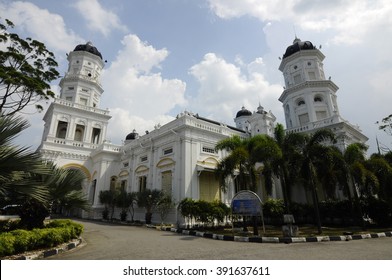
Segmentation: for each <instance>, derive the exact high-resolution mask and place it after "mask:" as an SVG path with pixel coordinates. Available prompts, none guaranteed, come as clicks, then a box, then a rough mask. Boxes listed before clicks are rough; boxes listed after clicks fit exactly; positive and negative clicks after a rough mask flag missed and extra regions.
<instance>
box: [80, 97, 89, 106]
mask: <svg viewBox="0 0 392 280" xmlns="http://www.w3.org/2000/svg"><path fill="white" fill-rule="evenodd" d="M80 104H82V105H87V98H82V97H81V98H80Z"/></svg>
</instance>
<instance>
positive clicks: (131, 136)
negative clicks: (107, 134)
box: [125, 129, 139, 140]
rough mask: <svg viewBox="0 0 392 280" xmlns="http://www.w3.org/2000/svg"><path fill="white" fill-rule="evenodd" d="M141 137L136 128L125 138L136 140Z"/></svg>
mask: <svg viewBox="0 0 392 280" xmlns="http://www.w3.org/2000/svg"><path fill="white" fill-rule="evenodd" d="M137 138H139V134H138V133H137V132H136V130H135V129H134V130H133V131H132V132H131V133H129V134H128V135H127V136H126V137H125V140H135V139H137Z"/></svg>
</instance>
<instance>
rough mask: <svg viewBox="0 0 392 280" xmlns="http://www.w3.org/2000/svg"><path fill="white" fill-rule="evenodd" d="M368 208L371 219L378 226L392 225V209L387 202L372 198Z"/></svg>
mask: <svg viewBox="0 0 392 280" xmlns="http://www.w3.org/2000/svg"><path fill="white" fill-rule="evenodd" d="M366 208H367V209H366V210H367V211H366V212H367V213H368V215H369V217H370V218H371V219H373V221H374V222H376V224H377V225H379V226H390V225H392V209H391V207H390V206H389V204H388V203H387V202H386V201H385V200H382V199H376V198H370V199H369V200H368V202H367V207H366Z"/></svg>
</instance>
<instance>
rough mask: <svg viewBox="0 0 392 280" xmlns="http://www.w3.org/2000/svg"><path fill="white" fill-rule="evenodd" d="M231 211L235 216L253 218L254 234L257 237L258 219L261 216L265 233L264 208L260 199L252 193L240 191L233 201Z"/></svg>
mask: <svg viewBox="0 0 392 280" xmlns="http://www.w3.org/2000/svg"><path fill="white" fill-rule="evenodd" d="M231 209H232V214H233V215H242V216H252V217H253V219H254V221H253V222H254V225H253V228H254V234H255V235H257V234H258V231H257V219H256V217H258V216H261V221H262V224H263V232H264V233H265V226H264V217H263V207H262V202H261V199H260V197H259V196H258V195H257V194H256V193H254V192H252V191H246V190H245V191H239V192H238V193H236V194H235V195H234V197H233V199H232V200H231Z"/></svg>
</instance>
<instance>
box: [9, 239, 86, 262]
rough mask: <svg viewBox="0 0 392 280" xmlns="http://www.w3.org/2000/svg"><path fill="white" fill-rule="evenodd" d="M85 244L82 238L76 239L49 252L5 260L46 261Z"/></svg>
mask: <svg viewBox="0 0 392 280" xmlns="http://www.w3.org/2000/svg"><path fill="white" fill-rule="evenodd" d="M82 243H83V239H82V238H78V239H75V240H74V241H72V242H68V243H65V244H62V245H61V246H58V247H56V248H52V249H47V250H41V251H36V252H34V253H31V254H26V255H24V254H21V255H16V256H9V257H6V258H5V260H37V259H44V258H47V257H50V256H54V255H57V254H60V253H63V252H66V251H69V250H72V249H75V248H76V247H78V246H80V245H81V244H82Z"/></svg>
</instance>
